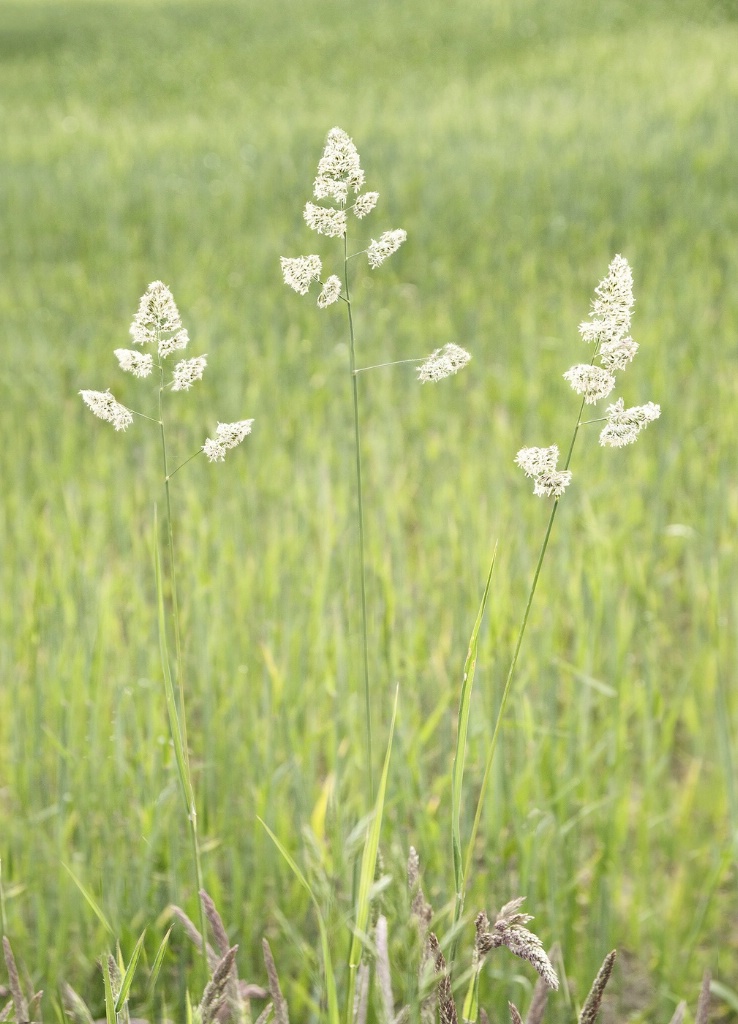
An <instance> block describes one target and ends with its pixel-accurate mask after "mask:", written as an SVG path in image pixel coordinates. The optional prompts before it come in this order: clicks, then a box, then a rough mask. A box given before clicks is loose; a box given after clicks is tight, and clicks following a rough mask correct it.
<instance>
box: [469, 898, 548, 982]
mask: <svg viewBox="0 0 738 1024" xmlns="http://www.w3.org/2000/svg"><path fill="white" fill-rule="evenodd" d="M524 900H525V897H524V896H518V897H517V899H514V900H510V902H509V903H506V904H505V906H504V907H503V908H502V909H501V910H500V912H499V914H498V915H497V917H496V918H495V923H494V924H493V925H492V928H491V929H490V926H489V919H488V918H487V915H486V914H485V913H484V912H482V913H480V914H477V917H476V922H475V923H476V930H477V938H476V948H477V950H478V952H479V955H480V957H484V956H486V955H487V954H488V953H490V952H491V951H492V950H493V949H499V947H500V946H507V948H508V949H509V950H510V952H511V953H514V954H515V956H519V957H520V958H521V959H522V960H527V961H528V963H530V964H532V965H533V967H535V969H536V971H538V974H539V975H540V976H541V978H542V979H543V980H544V982H545V983H546V984H547V985H548V987H549V988H552V989H557V988H558V987H559V979H558V978H557V976H556V971H555V970H554V969H553V964H552V963H551V961H550V960H549V959H548V956H547V954H546V951H545V949H544V948H543V943H542V942H541V940H540V939H539V938H538V936H537V935H534V933H533V932H531V931H529V930H528V929H527V928H526V927H525V925H526V924H527V923H528V922H529V921H532V920H533V916H532V915H531V914H521V913H519V910H520V907H521V906H522V904H523V901H524Z"/></svg>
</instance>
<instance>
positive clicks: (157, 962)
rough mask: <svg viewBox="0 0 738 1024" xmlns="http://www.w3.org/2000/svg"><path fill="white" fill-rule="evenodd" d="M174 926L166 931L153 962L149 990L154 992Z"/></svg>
mask: <svg viewBox="0 0 738 1024" xmlns="http://www.w3.org/2000/svg"><path fill="white" fill-rule="evenodd" d="M173 927H174V925H171V926H170V928H169V931H168V932H167V933H166V935H165V936H164V938H163V939H162V940H161V945H160V946H159V948H158V949H157V951H156V956H155V957H154V963H153V966H152V968H151V977H150V978H149V992H153V991H154V988H155V986H156V982H157V981H158V979H159V971H160V970H161V965H162V963H163V961H164V954H165V953H166V951H167V945H168V944H169V936H170V935H171V934H172V928H173Z"/></svg>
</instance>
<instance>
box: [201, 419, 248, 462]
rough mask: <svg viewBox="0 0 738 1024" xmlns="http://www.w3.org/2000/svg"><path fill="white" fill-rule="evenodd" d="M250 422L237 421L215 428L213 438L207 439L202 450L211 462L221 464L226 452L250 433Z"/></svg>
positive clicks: (221, 424) (236, 445)
mask: <svg viewBox="0 0 738 1024" xmlns="http://www.w3.org/2000/svg"><path fill="white" fill-rule="evenodd" d="M253 422H254V421H253V419H251V420H237V421H236V422H235V423H219V424H218V426H217V427H216V428H215V437H208V438H207V439H206V441H205V444H204V445H203V446H202V450H203V451H204V452H205V454H206V455H207V457H208V459H209V460H210V461H211V462H223V461H224V460H225V457H226V452H227V451H229V449H231V448H236V447H238V445H239V444H241V442H242V441H243V439H244V438H245V437H247V436H248V435H249V434H250V433H251V426H252V424H253Z"/></svg>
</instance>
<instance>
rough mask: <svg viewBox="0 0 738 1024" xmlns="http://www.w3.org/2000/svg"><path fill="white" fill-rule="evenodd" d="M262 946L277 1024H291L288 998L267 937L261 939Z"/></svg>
mask: <svg viewBox="0 0 738 1024" xmlns="http://www.w3.org/2000/svg"><path fill="white" fill-rule="evenodd" d="M261 948H262V950H263V953H264V965H265V967H266V972H267V978H268V979H269V991H270V992H271V995H272V1002H273V1003H274V1021H275V1024H290V1016H289V1013H288V1011H287V1000H286V999H285V998H284V996H283V995H282V989H281V988H280V986H279V978H278V976H277V968H276V966H275V963H274V957H273V956H272V951H271V948H270V946H269V943H268V942H267V940H266V939H262V940H261Z"/></svg>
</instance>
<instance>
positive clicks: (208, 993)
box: [198, 946, 238, 1024]
mask: <svg viewBox="0 0 738 1024" xmlns="http://www.w3.org/2000/svg"><path fill="white" fill-rule="evenodd" d="M237 952H238V946H232V947H231V948H230V949H229V950H228V952H227V953H226V955H225V956H224V957H223V958H222V959H221V960H220V961H219V962H218V964H217V966H216V968H215V970H214V971H213V976H212V978H211V979H210V981H209V982H208V983H207V985H206V986H205V991H204V992H203V994H202V999H201V1000H200V1006H199V1007H198V1009H199V1010H200V1013H201V1014H202V1024H212V1022H213V1021H214V1020H216V1018H217V1015H218V1011H219V1010H220V1008H221V1006H222V1005H223V1003H224V1001H225V998H226V990H227V988H228V980H229V978H230V974H231V971H232V970H233V965H234V963H235V961H236V953H237Z"/></svg>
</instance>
